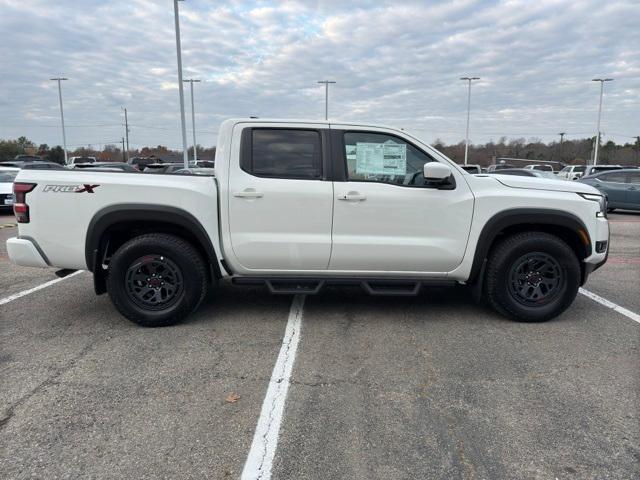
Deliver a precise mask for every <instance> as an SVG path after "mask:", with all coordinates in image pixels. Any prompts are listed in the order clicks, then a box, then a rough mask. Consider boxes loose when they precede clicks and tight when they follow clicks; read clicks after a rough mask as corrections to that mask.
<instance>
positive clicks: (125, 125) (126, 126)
mask: <svg viewBox="0 0 640 480" xmlns="http://www.w3.org/2000/svg"><path fill="white" fill-rule="evenodd" d="M123 110H124V134H125V138H126V140H127V150H126V152H127V155H126V157H125V158H126V160H125V162H128V161H129V119H128V118H127V109H126V108H123Z"/></svg>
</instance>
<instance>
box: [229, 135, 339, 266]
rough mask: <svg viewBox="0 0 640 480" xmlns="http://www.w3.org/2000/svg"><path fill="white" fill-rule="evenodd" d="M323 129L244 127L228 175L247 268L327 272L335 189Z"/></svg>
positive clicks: (233, 223)
mask: <svg viewBox="0 0 640 480" xmlns="http://www.w3.org/2000/svg"><path fill="white" fill-rule="evenodd" d="M322 138H323V133H322V131H321V130H320V129H319V128H317V126H316V125H303V126H300V127H296V128H281V127H277V128H263V127H255V128H253V127H245V128H244V129H243V131H242V139H241V151H240V164H237V163H235V162H232V163H233V164H232V165H230V167H229V168H230V173H229V193H228V195H229V229H230V236H231V245H232V248H233V253H234V255H235V259H236V261H237V262H239V263H240V264H241V265H242V267H244V268H245V269H247V270H269V271H286V272H289V271H304V270H323V269H326V268H327V265H328V264H329V256H330V253H331V221H332V210H333V186H332V183H331V182H330V181H327V180H325V179H324V172H323V155H324V153H323V148H322V143H323V142H322Z"/></svg>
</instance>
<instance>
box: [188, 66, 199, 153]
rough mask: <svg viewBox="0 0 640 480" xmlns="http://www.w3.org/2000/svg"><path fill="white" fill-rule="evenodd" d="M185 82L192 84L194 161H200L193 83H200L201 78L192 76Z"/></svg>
mask: <svg viewBox="0 0 640 480" xmlns="http://www.w3.org/2000/svg"><path fill="white" fill-rule="evenodd" d="M185 82H188V83H190V84H191V126H192V128H193V161H194V162H197V161H198V149H197V148H196V145H197V143H196V113H195V109H194V107H193V83H194V82H195V83H199V82H200V80H194V79H193V78H190V79H188V80H185Z"/></svg>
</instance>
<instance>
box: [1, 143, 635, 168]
mask: <svg viewBox="0 0 640 480" xmlns="http://www.w3.org/2000/svg"><path fill="white" fill-rule="evenodd" d="M636 140H637V141H636V142H635V143H628V142H627V143H625V144H617V143H615V142H613V141H608V142H604V143H602V144H601V146H600V147H599V152H598V163H603V164H620V165H637V166H640V139H636ZM594 145H595V138H582V139H574V140H565V141H564V142H562V143H560V142H557V141H556V142H550V143H544V142H543V141H542V140H540V139H536V138H533V139H529V140H526V139H525V138H515V139H507V138H506V137H502V138H500V139H499V140H498V141H497V142H494V141H490V142H487V143H485V144H470V145H469V154H468V163H472V164H479V165H482V166H486V165H490V164H492V163H494V161H495V158H500V157H511V158H523V159H529V160H531V161H532V163H533V162H535V161H537V160H550V161H558V162H562V163H566V164H568V165H584V164H586V163H588V162H589V161H590V160H591V158H592V155H593V147H594ZM433 146H434V147H435V148H437V149H438V150H439V151H440V152H442V153H443V154H445V155H446V156H448V157H449V158H451V159H452V160H454V161H455V162H457V163H463V162H464V142H459V143H457V144H453V145H447V144H445V143H444V142H443V141H441V140H439V139H438V140H436V141H435V142H434V144H433ZM197 148H198V158H201V159H213V158H214V157H215V152H216V147H202V146H200V145H198V147H197ZM123 153H124V152H123V151H122V149H121V148H120V147H119V146H118V145H113V144H110V145H104V146H103V148H102V149H101V150H97V149H93V148H88V147H82V148H76V149H74V150H70V151H69V156H70V157H73V156H78V157H79V156H90V157H96V158H97V159H98V160H100V161H105V162H119V161H120V162H121V161H123V158H124V155H123ZM188 153H189V158H191V157H192V156H193V147H191V148H189V152H188ZM21 154H28V155H38V156H40V157H42V159H43V160H49V161H52V162H56V163H60V164H62V163H64V151H63V149H62V147H61V146H60V145H56V146H53V147H50V146H49V145H47V144H40V145H36V144H35V143H34V142H32V141H31V140H29V139H28V138H26V137H20V138H18V139H9V140H1V139H0V161H7V160H12V159H13V158H14V157H15V156H16V155H21ZM135 156H143V157H149V156H156V157H159V158H167V157H176V158H181V152H180V151H177V150H171V149H169V148H167V147H165V146H163V145H157V146H155V147H153V146H152V147H143V148H141V149H133V150H130V151H129V157H135Z"/></svg>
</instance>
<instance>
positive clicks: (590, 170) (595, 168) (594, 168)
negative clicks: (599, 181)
mask: <svg viewBox="0 0 640 480" xmlns="http://www.w3.org/2000/svg"><path fill="white" fill-rule="evenodd" d="M622 168H623V167H622V166H621V165H587V166H586V168H585V170H584V174H583V175H582V176H583V177H586V176H589V175H595V174H596V173H600V172H607V171H609V170H622Z"/></svg>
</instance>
